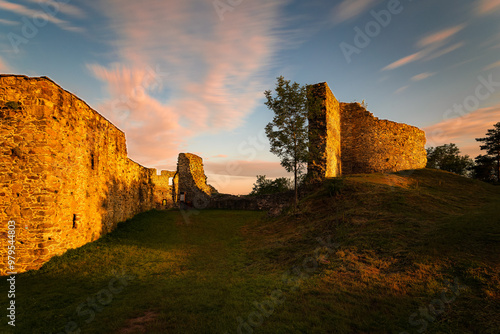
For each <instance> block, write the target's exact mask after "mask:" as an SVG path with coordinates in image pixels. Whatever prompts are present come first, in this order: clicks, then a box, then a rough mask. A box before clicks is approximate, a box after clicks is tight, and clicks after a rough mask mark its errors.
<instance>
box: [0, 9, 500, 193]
mask: <svg viewBox="0 0 500 334" xmlns="http://www.w3.org/2000/svg"><path fill="white" fill-rule="evenodd" d="M499 55H500V0H473V1H471V0H441V1H433V0H401V1H398V0H384V1H379V0H343V1H326V0H309V1H298V0H275V1H268V0H184V1H172V0H163V1H158V0H141V1H137V0H99V1H97V0H87V1H76V0H59V1H56V0H18V1H13V0H10V1H8V0H0V73H11V74H24V75H28V76H47V77H49V78H51V79H52V80H54V81H55V82H56V83H58V84H59V85H61V86H62V87H63V88H64V89H66V90H68V91H70V92H72V93H74V94H75V95H77V96H78V97H79V98H81V99H83V100H84V101H86V102H87V103H88V104H89V105H90V106H91V107H92V108H94V109H95V110H97V111H98V112H99V113H100V114H101V115H103V116H104V117H106V118H107V119H109V120H110V121H111V122H112V123H114V124H115V125H116V126H117V127H118V128H120V129H121V130H123V131H124V132H125V134H126V139H127V148H128V154H129V157H130V158H131V159H133V160H134V161H136V162H138V163H140V164H141V165H143V166H146V167H151V168H157V169H158V170H160V169H167V170H175V168H176V161H177V156H178V153H181V152H190V153H194V154H198V155H200V156H201V157H202V158H203V159H204V165H205V172H206V174H207V176H208V183H210V184H212V185H213V186H214V187H215V188H217V189H218V190H219V191H221V192H225V193H233V194H247V193H248V192H250V191H251V189H252V184H253V183H254V182H255V180H256V175H266V176H267V177H269V178H275V177H281V176H288V174H287V173H286V172H285V170H284V169H283V168H282V167H281V166H280V164H279V159H278V158H277V157H276V156H274V155H273V154H271V153H270V152H269V142H268V140H267V138H266V136H265V133H264V131H263V129H264V127H265V125H266V124H267V123H268V122H270V121H271V120H272V117H273V113H272V111H270V110H269V109H267V107H266V106H265V105H264V102H265V98H264V91H265V90H273V89H274V87H275V85H276V78H277V77H278V76H280V75H283V76H284V77H285V78H286V79H287V80H291V81H295V82H298V83H300V84H302V85H306V84H314V83H319V82H327V83H328V84H329V86H330V88H331V89H332V91H333V93H334V95H335V96H336V97H337V99H338V100H339V101H342V102H355V101H358V102H361V101H363V100H364V101H365V103H367V104H368V110H369V111H370V112H372V113H373V114H374V115H375V116H377V117H379V118H380V119H389V120H392V121H396V122H401V123H406V124H410V125H414V126H417V127H420V128H422V129H423V130H425V131H426V136H427V146H437V145H442V144H447V143H455V144H457V145H458V147H459V148H460V149H461V152H462V153H463V154H469V155H470V156H471V157H475V156H477V155H479V154H480V153H481V152H480V149H479V145H478V144H479V143H478V142H476V141H475V140H474V138H477V137H484V135H485V133H486V131H487V129H490V128H492V127H493V124H495V123H497V122H499V121H500V57H499Z"/></svg>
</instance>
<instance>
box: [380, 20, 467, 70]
mask: <svg viewBox="0 0 500 334" xmlns="http://www.w3.org/2000/svg"><path fill="white" fill-rule="evenodd" d="M464 28H465V24H462V25H458V26H455V27H452V28H448V29H444V30H440V31H438V32H435V33H433V34H430V35H428V36H426V37H423V38H421V39H420V40H419V41H418V42H417V44H416V46H417V47H418V48H419V49H420V51H418V52H415V53H413V54H411V55H409V56H406V57H403V58H401V59H399V60H397V61H395V62H393V63H391V64H389V65H387V66H386V67H384V68H382V70H381V71H387V70H394V69H396V68H398V67H401V66H404V65H408V64H410V63H413V62H415V61H418V60H431V59H435V58H439V57H441V56H444V55H445V54H448V53H450V52H452V51H455V50H456V49H458V48H460V47H462V46H464V43H463V42H460V43H456V44H453V45H451V46H449V47H445V45H446V44H447V42H448V40H449V39H450V38H451V37H453V36H455V35H456V34H457V33H458V32H459V31H461V30H462V29H464ZM443 47H445V48H444V49H443Z"/></svg>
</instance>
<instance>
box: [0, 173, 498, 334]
mask: <svg viewBox="0 0 500 334" xmlns="http://www.w3.org/2000/svg"><path fill="white" fill-rule="evenodd" d="M344 185H345V186H344V188H343V189H342V192H341V193H340V194H339V195H336V196H331V195H330V194H329V193H328V191H327V190H326V189H327V188H328V187H327V185H325V187H323V188H320V189H319V190H317V191H316V192H314V193H311V194H310V195H309V196H308V197H307V198H305V199H304V200H303V201H302V203H301V209H302V211H301V214H299V215H297V216H294V215H283V216H282V217H279V218H275V219H271V218H267V217H265V215H263V214H262V213H257V212H237V211H233V212H231V211H204V212H201V213H200V214H199V215H192V216H190V218H189V224H186V220H185V219H184V217H183V215H182V214H181V213H180V212H177V211H168V212H155V211H152V212H148V213H145V214H142V215H139V216H137V217H136V218H134V219H133V220H131V221H128V222H126V223H123V224H120V225H119V228H118V229H117V230H116V231H115V232H113V233H111V234H109V235H107V236H106V237H104V238H101V239H100V240H98V241H96V242H93V243H91V244H88V245H86V246H84V247H81V248H79V249H76V250H71V251H69V252H67V253H66V254H64V255H63V256H61V257H57V258H54V259H53V260H51V261H50V262H49V263H47V264H46V265H45V266H44V267H43V268H42V269H41V270H39V271H36V272H28V273H25V274H22V275H19V276H18V280H17V293H16V300H17V319H16V320H17V321H16V325H17V326H16V333H50V332H51V331H52V332H53V333H59V332H60V331H61V330H62V329H63V328H64V326H65V324H67V323H68V321H69V320H73V321H75V322H76V324H77V325H78V326H79V328H80V329H81V330H82V333H135V332H138V333H139V332H141V330H143V329H146V328H147V333H225V332H226V331H227V332H229V333H236V332H237V328H238V324H239V321H240V320H241V322H246V323H247V324H248V323H250V324H251V325H252V326H253V331H254V332H256V333H399V332H401V331H404V330H406V331H407V332H408V333H417V330H421V329H425V330H426V332H428V333H477V332H481V333H498V328H500V320H499V318H498V314H499V313H500V287H499V286H500V282H499V270H500V269H499V258H498V254H499V253H500V252H499V251H500V214H499V213H500V188H498V187H496V188H495V187H492V186H489V185H487V184H483V183H480V182H476V181H472V180H468V179H465V178H461V177H458V176H455V175H453V174H450V173H445V172H439V171H431V170H422V171H416V172H414V173H412V174H410V175H404V174H393V175H379V174H375V175H359V176H352V177H349V178H346V179H345V180H344ZM318 237H319V238H322V240H323V241H327V240H329V237H331V240H333V241H334V242H335V243H336V244H335V245H332V246H330V247H329V248H326V247H322V248H318V247H320V246H321V244H320V242H319V241H318V240H317V238H318ZM315 251H316V253H315ZM304 261H305V262H304ZM304 263H305V266H303V264H304ZM316 265H317V266H316ZM116 271H118V272H122V271H123V272H125V273H126V274H127V275H131V276H133V277H134V278H133V279H131V280H130V281H128V285H127V286H126V287H124V289H123V291H121V292H120V293H118V294H115V295H113V299H112V300H111V301H110V302H109V304H108V305H107V306H106V307H103V308H102V310H101V311H95V315H96V317H95V319H94V320H92V321H90V322H89V323H87V322H86V321H85V320H88V319H89V318H90V317H89V313H84V314H83V315H82V314H80V315H79V314H78V313H77V312H76V309H77V307H78V305H80V304H82V303H83V304H84V305H88V304H85V303H86V302H87V299H88V298H89V297H90V298H93V296H95V295H96V293H98V292H99V291H100V290H101V289H103V288H107V287H108V284H109V282H110V280H111V279H112V278H113V277H114V274H113V272H116ZM446 279H447V280H450V281H451V282H452V285H451V288H449V287H447V285H446V283H445V280H446ZM456 279H458V282H459V286H460V288H459V289H457V288H456V282H457V280H456ZM5 283H6V282H5V280H4V279H2V280H1V281H0V289H1V291H7V285H6V284H5ZM453 290H454V291H455V293H454V292H453ZM443 291H444V292H445V294H444V295H443ZM273 292H274V293H279V296H280V298H279V300H280V302H276V303H275V304H269V303H270V302H271V300H272V299H271V298H270V296H271V295H272V294H273ZM275 300H277V299H275ZM439 300H444V301H446V303H443V304H440V302H439ZM254 302H258V303H262V302H264V304H266V303H267V304H266V305H271V309H269V307H268V309H269V311H268V312H267V313H266V314H265V316H264V317H263V318H259V312H260V314H262V313H265V312H264V311H257V309H256V308H255V306H254V305H253V303H254ZM87 303H88V302H87ZM2 304H4V303H2ZM429 304H432V305H434V306H436V307H437V308H438V311H439V312H438V313H439V314H437V315H434V314H433V313H432V309H431V310H430V311H428V309H429V306H428V305H429ZM439 306H443V311H441V310H440V309H439ZM89 309H90V308H89V307H88V306H85V308H83V310H89ZM426 310H427V311H428V312H430V313H428V314H426V313H425V311H426ZM256 311H257V312H256ZM420 312H421V313H420ZM271 313H272V314H271ZM415 313H416V314H415ZM412 315H413V316H412ZM410 316H412V317H411V318H410ZM252 317H253V318H252ZM2 318H5V316H4V317H2ZM409 318H410V319H409ZM249 326H250V325H248V326H247V327H246V328H247V330H245V327H243V329H242V332H243V333H246V332H250V331H248V329H249V328H250V327H249ZM6 328H7V326H6V323H5V319H2V320H1V322H0V331H2V330H5V331H6V332H8V331H7V329H6Z"/></svg>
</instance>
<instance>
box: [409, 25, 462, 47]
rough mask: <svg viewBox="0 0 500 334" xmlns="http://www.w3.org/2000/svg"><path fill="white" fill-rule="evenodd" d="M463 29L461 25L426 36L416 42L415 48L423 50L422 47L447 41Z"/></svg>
mask: <svg viewBox="0 0 500 334" xmlns="http://www.w3.org/2000/svg"><path fill="white" fill-rule="evenodd" d="M464 28H465V25H464V24H461V25H458V26H455V27H451V28H448V29H444V30H441V31H438V32H436V33H433V34H431V35H429V36H426V37H424V38H422V39H420V41H418V43H417V46H419V47H421V48H423V47H426V46H429V45H432V44H436V43H443V42H446V40H447V39H449V38H451V37H452V36H453V35H455V34H456V33H458V32H459V31H460V30H462V29H464Z"/></svg>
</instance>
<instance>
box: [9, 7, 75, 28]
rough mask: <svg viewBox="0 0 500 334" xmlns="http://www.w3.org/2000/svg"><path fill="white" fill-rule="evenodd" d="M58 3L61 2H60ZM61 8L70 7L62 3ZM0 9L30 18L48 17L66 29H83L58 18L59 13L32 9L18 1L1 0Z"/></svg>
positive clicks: (50, 20)
mask: <svg viewBox="0 0 500 334" xmlns="http://www.w3.org/2000/svg"><path fill="white" fill-rule="evenodd" d="M58 4H59V2H58ZM68 6H69V5H68ZM60 8H61V9H63V8H68V7H67V6H63V5H62V4H61V6H60ZM0 9H3V10H5V11H10V12H13V13H16V14H20V15H23V16H28V17H30V18H32V17H43V18H46V19H47V21H48V22H51V23H53V24H55V25H57V26H59V27H60V28H61V29H64V30H69V31H81V30H82V29H81V28H78V27H75V26H73V25H72V24H70V23H69V22H68V21H65V20H62V19H60V18H58V17H57V15H47V14H46V13H45V12H44V11H42V10H41V9H40V10H38V9H32V8H30V7H28V6H24V5H21V4H18V3H12V2H8V1H5V0H0Z"/></svg>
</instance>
